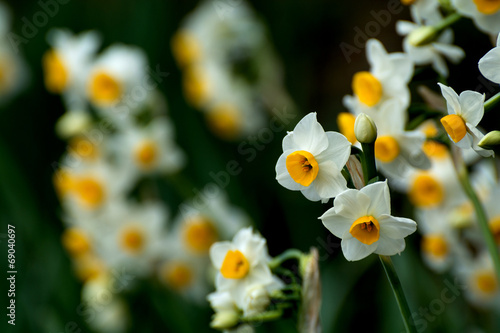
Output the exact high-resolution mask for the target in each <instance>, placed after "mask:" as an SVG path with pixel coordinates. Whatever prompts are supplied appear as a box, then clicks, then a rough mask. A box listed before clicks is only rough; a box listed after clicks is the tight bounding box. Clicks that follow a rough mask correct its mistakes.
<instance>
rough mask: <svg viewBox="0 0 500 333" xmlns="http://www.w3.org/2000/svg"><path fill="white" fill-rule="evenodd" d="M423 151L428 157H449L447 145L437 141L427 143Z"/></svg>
mask: <svg viewBox="0 0 500 333" xmlns="http://www.w3.org/2000/svg"><path fill="white" fill-rule="evenodd" d="M422 150H423V151H424V153H425V154H426V155H427V156H428V157H433V158H438V159H441V158H445V157H447V156H448V148H447V147H446V145H445V144H442V143H439V142H437V141H432V140H430V141H426V142H425V143H424V145H423V147H422Z"/></svg>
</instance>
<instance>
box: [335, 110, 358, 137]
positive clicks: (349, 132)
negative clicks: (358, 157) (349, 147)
mask: <svg viewBox="0 0 500 333" xmlns="http://www.w3.org/2000/svg"><path fill="white" fill-rule="evenodd" d="M355 121H356V117H355V116H354V115H353V114H352V113H349V112H340V113H339V115H338V116H337V125H338V127H339V131H340V133H342V134H343V135H344V136H345V137H346V138H347V140H349V142H350V143H352V144H355V143H356V141H358V140H356V135H354V122H355Z"/></svg>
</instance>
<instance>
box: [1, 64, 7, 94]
mask: <svg viewBox="0 0 500 333" xmlns="http://www.w3.org/2000/svg"><path fill="white" fill-rule="evenodd" d="M6 71H7V68H5V64H4V63H3V62H0V92H2V91H3V90H5V88H6V87H7V86H8V82H7V80H8V79H7V73H6Z"/></svg>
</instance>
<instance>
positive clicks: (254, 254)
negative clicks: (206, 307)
mask: <svg viewBox="0 0 500 333" xmlns="http://www.w3.org/2000/svg"><path fill="white" fill-rule="evenodd" d="M210 259H211V260H212V264H213V265H214V267H215V268H216V269H217V271H218V273H217V278H216V287H217V291H228V292H229V293H230V294H231V297H232V299H233V300H234V303H235V304H236V305H237V307H238V308H239V309H242V310H245V309H248V306H247V304H246V303H247V302H248V297H247V292H248V290H249V289H248V288H249V287H253V286H256V285H260V286H263V287H264V288H265V289H266V290H267V292H268V293H271V292H273V291H275V290H278V289H281V288H282V286H283V283H282V282H281V281H280V280H279V279H278V278H277V277H275V276H273V274H272V273H271V270H270V269H269V266H268V263H269V260H270V257H269V254H268V253H267V246H266V240H265V239H264V238H262V236H260V235H258V234H255V233H253V231H252V228H245V229H242V230H240V231H239V232H238V233H237V234H236V235H235V236H234V238H233V241H232V242H219V243H215V244H214V245H212V247H211V248H210Z"/></svg>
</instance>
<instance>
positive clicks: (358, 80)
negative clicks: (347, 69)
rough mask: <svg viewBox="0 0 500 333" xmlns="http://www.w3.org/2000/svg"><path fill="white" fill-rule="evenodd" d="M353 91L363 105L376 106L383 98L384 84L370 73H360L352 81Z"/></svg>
mask: <svg viewBox="0 0 500 333" xmlns="http://www.w3.org/2000/svg"><path fill="white" fill-rule="evenodd" d="M352 90H353V91H354V94H355V95H356V96H358V99H359V100H360V102H361V103H363V104H365V105H366V106H370V107H371V106H374V105H376V104H377V103H378V102H379V101H380V99H381V98H382V93H383V90H382V84H381V83H380V81H379V80H378V79H377V78H376V77H375V76H373V75H372V74H371V73H370V72H358V73H356V74H354V78H353V80H352Z"/></svg>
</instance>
